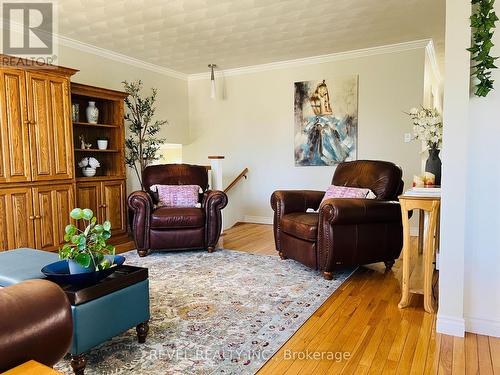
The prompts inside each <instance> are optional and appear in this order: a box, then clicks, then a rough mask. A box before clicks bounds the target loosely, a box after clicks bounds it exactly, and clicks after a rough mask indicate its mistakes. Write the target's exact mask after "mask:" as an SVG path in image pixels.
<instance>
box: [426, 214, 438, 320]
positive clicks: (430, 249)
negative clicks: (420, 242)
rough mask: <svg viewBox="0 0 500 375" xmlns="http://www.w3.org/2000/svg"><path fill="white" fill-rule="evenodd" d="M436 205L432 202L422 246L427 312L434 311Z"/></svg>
mask: <svg viewBox="0 0 500 375" xmlns="http://www.w3.org/2000/svg"><path fill="white" fill-rule="evenodd" d="M437 210H438V205H437V204H433V206H432V211H431V212H430V214H429V225H428V228H427V236H426V239H425V246H424V309H425V311H427V312H428V313H434V311H435V309H434V298H433V296H432V276H433V274H434V251H435V247H434V244H435V242H434V241H435V238H434V236H435V234H436V223H437V216H438V212H437Z"/></svg>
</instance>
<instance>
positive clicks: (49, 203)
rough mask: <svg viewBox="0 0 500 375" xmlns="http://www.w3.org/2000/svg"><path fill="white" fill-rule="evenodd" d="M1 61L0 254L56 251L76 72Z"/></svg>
mask: <svg viewBox="0 0 500 375" xmlns="http://www.w3.org/2000/svg"><path fill="white" fill-rule="evenodd" d="M2 58H3V59H2V62H3V65H2V66H1V67H0V250H5V249H13V248H18V247H31V248H38V249H42V250H56V249H58V248H59V246H60V245H61V244H62V243H63V242H64V238H63V237H64V228H65V226H66V224H68V223H69V220H70V218H69V212H70V210H71V209H72V208H74V207H75V193H74V191H75V180H74V167H73V132H72V130H73V128H72V125H71V110H70V109H71V96H70V88H69V82H70V76H71V75H72V74H74V73H76V70H74V69H68V68H62V67H57V66H40V65H37V66H36V67H33V66H32V65H33V62H30V61H29V60H22V59H17V58H10V57H9V56H5V55H2ZM9 64H10V65H9ZM49 184H50V185H49Z"/></svg>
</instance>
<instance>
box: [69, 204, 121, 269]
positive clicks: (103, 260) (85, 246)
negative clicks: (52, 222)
mask: <svg viewBox="0 0 500 375" xmlns="http://www.w3.org/2000/svg"><path fill="white" fill-rule="evenodd" d="M70 217H71V218H72V219H74V220H76V221H77V222H78V221H80V220H82V221H83V222H84V224H85V229H84V230H80V229H78V228H77V226H76V225H73V224H68V225H67V226H66V228H65V235H64V240H65V241H66V243H65V244H64V245H63V247H62V248H60V249H59V258H60V259H62V260H64V259H67V260H68V265H69V271H70V274H77V273H86V272H95V271H102V270H104V269H107V268H110V267H112V266H113V262H114V258H115V247H114V246H113V245H108V244H106V241H107V240H109V239H110V238H111V223H110V222H109V221H105V222H104V223H102V224H98V223H97V219H96V217H95V216H94V213H93V212H92V210H91V209H89V208H84V209H81V208H75V209H73V210H72V211H71V212H70Z"/></svg>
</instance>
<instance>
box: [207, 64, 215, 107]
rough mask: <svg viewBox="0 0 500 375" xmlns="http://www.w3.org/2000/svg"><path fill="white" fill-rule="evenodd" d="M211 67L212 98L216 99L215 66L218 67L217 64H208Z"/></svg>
mask: <svg viewBox="0 0 500 375" xmlns="http://www.w3.org/2000/svg"><path fill="white" fill-rule="evenodd" d="M208 67H209V68H210V98H211V99H215V75H214V68H216V67H217V65H215V64H208Z"/></svg>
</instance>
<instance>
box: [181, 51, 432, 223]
mask: <svg viewBox="0 0 500 375" xmlns="http://www.w3.org/2000/svg"><path fill="white" fill-rule="evenodd" d="M424 66H425V50H424V48H419V49H413V50H407V51H400V52H394V53H386V54H380V55H374V56H366V57H360V58H350V59H344V60H341V61H332V62H327V63H319V64H314V65H306V66H300V67H286V68H281V69H275V70H270V71H261V72H255V73H248V74H241V75H232V76H227V77H225V78H218V79H217V82H218V98H217V100H211V99H210V98H209V82H208V80H207V79H196V80H190V81H189V90H188V92H189V123H190V131H191V141H190V143H189V144H188V145H186V146H185V147H184V150H183V156H184V160H185V161H186V162H194V163H202V162H204V161H205V160H206V157H207V155H210V154H216V155H225V157H226V159H225V161H224V173H225V176H226V178H227V182H226V184H227V183H228V182H229V179H231V178H233V177H235V176H236V175H238V174H239V172H240V171H241V170H242V169H243V168H245V167H248V168H249V170H250V173H249V175H248V180H247V181H243V182H242V183H241V184H240V185H239V186H237V187H236V189H235V190H234V191H231V192H230V193H229V202H230V203H229V206H228V208H227V209H226V210H225V218H226V222H225V224H226V225H231V224H233V223H234V222H235V221H238V220H242V219H243V218H244V216H253V217H254V219H255V217H258V218H261V219H263V220H266V219H269V218H270V217H271V216H272V210H271V208H270V204H269V198H270V196H271V193H272V192H273V191H274V190H276V189H304V188H309V189H318V190H325V188H326V187H327V186H328V185H329V184H330V181H331V178H332V175H333V171H334V167H295V166H294V152H293V148H294V142H293V140H294V116H293V94H294V86H293V83H294V82H295V81H307V80H319V79H329V78H331V77H336V76H343V75H351V74H358V75H359V129H358V158H359V159H365V158H366V159H382V160H390V161H393V162H395V163H397V164H399V165H401V166H402V168H403V171H404V177H405V182H406V187H408V186H410V183H411V181H412V179H413V175H414V174H417V173H419V172H420V154H419V151H420V145H419V144H418V143H417V142H414V143H404V133H407V132H411V126H410V122H409V120H408V117H407V115H405V113H404V111H407V110H408V109H409V108H411V107H414V106H419V105H421V104H422V103H423V96H424Z"/></svg>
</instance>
